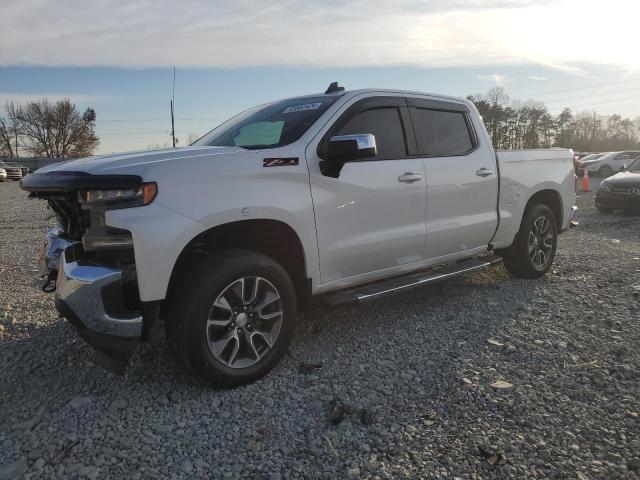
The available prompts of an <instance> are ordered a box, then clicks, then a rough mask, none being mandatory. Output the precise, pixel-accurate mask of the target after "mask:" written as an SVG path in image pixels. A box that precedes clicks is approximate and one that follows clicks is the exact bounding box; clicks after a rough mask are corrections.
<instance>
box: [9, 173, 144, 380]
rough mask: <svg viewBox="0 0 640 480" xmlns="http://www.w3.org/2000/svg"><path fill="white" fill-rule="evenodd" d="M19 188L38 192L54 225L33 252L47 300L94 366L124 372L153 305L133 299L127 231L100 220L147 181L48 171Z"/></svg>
mask: <svg viewBox="0 0 640 480" xmlns="http://www.w3.org/2000/svg"><path fill="white" fill-rule="evenodd" d="M21 187H22V188H23V189H24V190H26V191H28V192H30V197H32V198H39V199H44V200H46V201H47V202H48V204H49V207H50V208H51V209H52V210H53V211H54V212H55V213H56V217H57V219H58V222H59V224H60V226H59V227H57V228H54V229H51V230H49V232H48V233H47V235H46V240H45V243H44V245H43V249H42V252H41V256H40V258H41V262H40V263H41V267H43V268H44V270H45V271H44V272H43V273H44V274H45V275H46V278H47V280H46V281H45V285H44V286H43V290H44V291H50V292H52V291H55V306H56V308H57V310H58V311H59V312H60V314H61V315H62V316H63V317H65V318H66V319H67V320H68V321H69V322H70V323H72V324H73V325H74V326H75V327H76V328H77V329H78V332H79V333H80V335H81V336H82V338H84V340H85V341H86V342H87V343H89V344H90V345H91V346H93V347H94V348H95V349H96V352H97V358H98V361H99V362H100V364H101V365H103V366H104V367H105V368H107V369H108V370H111V371H113V372H116V373H120V374H122V373H124V370H125V368H126V365H127V363H128V361H129V359H130V358H131V356H132V355H133V353H134V351H135V349H136V347H137V345H138V343H139V341H140V339H141V338H142V336H143V334H144V332H145V331H146V330H147V327H149V326H150V324H151V323H152V322H153V320H154V319H155V318H154V315H156V316H157V306H156V305H149V304H148V303H147V304H145V303H144V302H141V301H140V295H139V293H138V284H137V275H136V266H135V255H134V249H133V239H132V235H131V233H130V232H128V231H126V230H122V229H118V228H113V227H109V226H108V225H106V224H105V211H107V210H111V209H116V208H127V207H133V206H143V205H146V204H147V203H149V202H151V201H152V200H153V198H154V197H155V193H156V190H155V189H156V186H155V184H145V183H143V182H142V179H141V178H140V177H138V176H133V175H90V174H87V173H85V172H68V171H60V172H59V171H50V172H42V173H39V172H36V173H33V174H31V175H28V176H27V177H26V178H25V179H23V181H22V182H21Z"/></svg>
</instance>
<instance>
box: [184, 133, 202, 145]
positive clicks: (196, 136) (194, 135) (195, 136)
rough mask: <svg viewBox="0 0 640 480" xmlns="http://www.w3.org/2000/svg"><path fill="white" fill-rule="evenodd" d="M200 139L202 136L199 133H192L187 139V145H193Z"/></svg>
mask: <svg viewBox="0 0 640 480" xmlns="http://www.w3.org/2000/svg"><path fill="white" fill-rule="evenodd" d="M199 138H200V134H199V133H197V132H190V133H189V136H188V137H187V145H191V144H192V143H193V142H195V141H196V140H198V139H199Z"/></svg>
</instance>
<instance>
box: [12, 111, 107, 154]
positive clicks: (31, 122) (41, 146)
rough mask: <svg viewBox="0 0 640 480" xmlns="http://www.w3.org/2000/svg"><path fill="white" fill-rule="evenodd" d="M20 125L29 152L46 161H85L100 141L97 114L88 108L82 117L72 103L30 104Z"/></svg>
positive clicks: (21, 116) (22, 114)
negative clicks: (80, 159) (81, 159)
mask: <svg viewBox="0 0 640 480" xmlns="http://www.w3.org/2000/svg"><path fill="white" fill-rule="evenodd" d="M19 118H20V121H21V126H22V135H23V138H24V144H25V148H26V150H28V151H29V152H30V153H32V154H33V155H38V156H46V157H57V158H67V157H85V156H89V155H91V154H92V153H93V151H94V150H95V148H96V147H97V146H98V144H99V142H100V140H99V139H98V137H97V136H96V134H95V131H94V129H95V121H96V113H95V111H94V110H93V109H92V108H87V110H86V111H85V112H84V114H83V115H80V114H79V113H78V111H77V110H76V107H75V105H73V104H72V103H71V102H70V101H69V100H68V99H65V100H62V101H59V102H56V103H55V104H53V103H50V102H49V101H48V100H40V101H38V102H30V103H28V104H27V105H26V106H25V107H24V108H22V109H21V114H20V117H19Z"/></svg>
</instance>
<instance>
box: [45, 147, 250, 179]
mask: <svg viewBox="0 0 640 480" xmlns="http://www.w3.org/2000/svg"><path fill="white" fill-rule="evenodd" d="M244 152H247V150H245V149H243V148H239V147H207V146H202V147H180V148H163V149H160V150H141V151H137V152H125V153H115V154H110V155H99V156H96V157H85V158H78V159H75V160H67V161H64V162H56V163H53V164H51V165H47V166H46V167H43V168H40V169H38V172H39V173H46V172H55V171H64V170H67V171H82V172H87V173H91V174H95V175H100V174H112V173H121V172H118V170H122V171H123V172H122V173H126V172H124V171H125V170H127V169H128V168H129V167H138V166H144V165H148V164H152V163H160V162H173V161H180V160H184V159H187V158H193V157H205V156H208V157H215V156H217V155H223V154H237V153H244ZM136 170H139V169H136Z"/></svg>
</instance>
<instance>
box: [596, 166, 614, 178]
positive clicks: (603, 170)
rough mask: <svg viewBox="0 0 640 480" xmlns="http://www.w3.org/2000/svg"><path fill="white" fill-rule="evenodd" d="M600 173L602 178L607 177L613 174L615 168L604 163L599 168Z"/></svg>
mask: <svg viewBox="0 0 640 480" xmlns="http://www.w3.org/2000/svg"><path fill="white" fill-rule="evenodd" d="M598 175H600V176H601V177H602V178H607V177H610V176H611V175H613V170H612V169H611V167H610V166H609V165H603V166H601V167H600V168H599V169H598Z"/></svg>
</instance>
